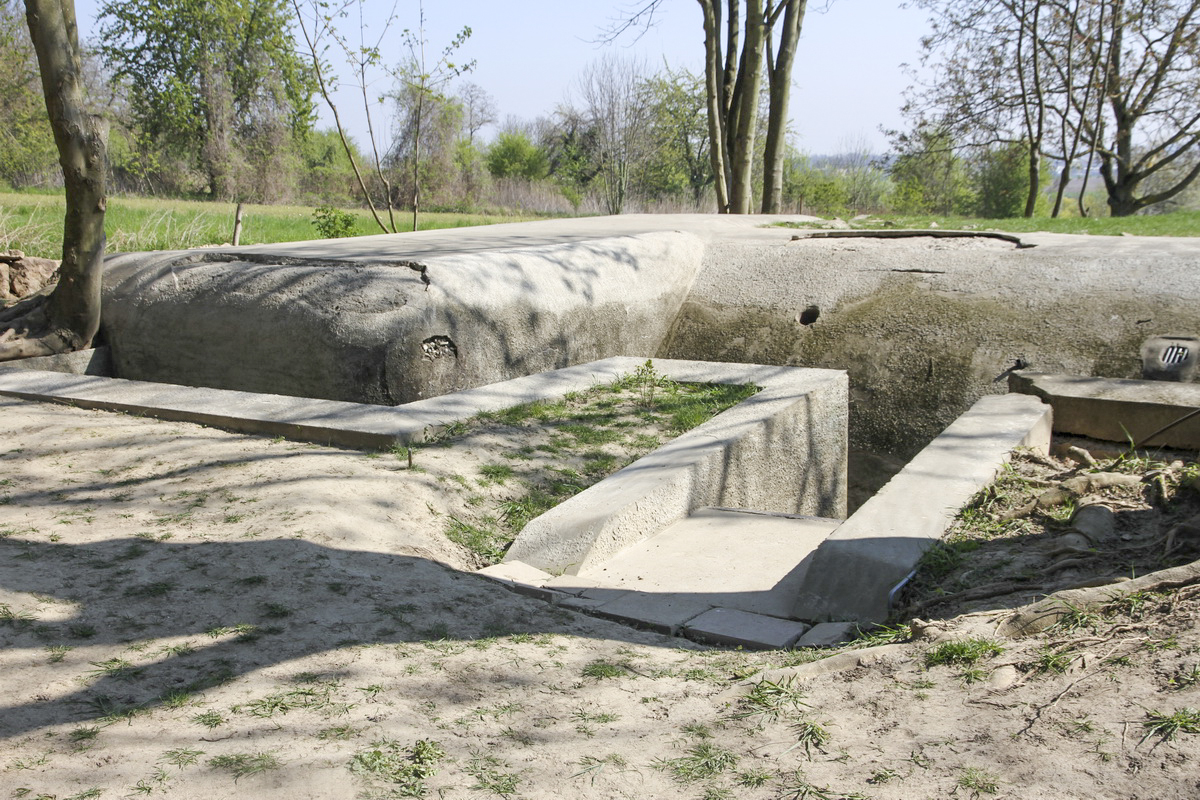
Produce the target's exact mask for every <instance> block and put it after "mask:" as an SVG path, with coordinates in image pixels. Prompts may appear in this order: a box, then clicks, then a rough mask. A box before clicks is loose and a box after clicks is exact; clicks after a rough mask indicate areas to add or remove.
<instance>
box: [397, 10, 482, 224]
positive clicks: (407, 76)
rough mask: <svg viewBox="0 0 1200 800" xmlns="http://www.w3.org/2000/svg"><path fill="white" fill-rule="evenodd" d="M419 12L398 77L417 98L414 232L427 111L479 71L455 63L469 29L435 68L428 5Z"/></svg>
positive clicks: (407, 36)
mask: <svg viewBox="0 0 1200 800" xmlns="http://www.w3.org/2000/svg"><path fill="white" fill-rule="evenodd" d="M417 10H418V19H419V24H418V26H417V29H416V30H415V31H413V30H407V31H405V32H404V39H405V43H406V44H407V45H408V52H409V58H408V61H407V62H406V63H405V64H404V65H402V67H401V68H400V70H398V71H397V73H396V77H397V79H398V80H399V81H400V84H401V86H402V87H403V89H405V90H406V91H407V92H409V93H411V94H412V95H413V96H414V98H415V104H414V107H413V118H412V148H413V158H412V170H413V171H412V220H413V226H412V229H413V230H414V231H415V230H416V229H417V215H418V214H419V212H420V207H421V137H422V135H423V134H424V132H425V131H424V129H423V128H422V125H425V124H426V119H425V110H426V107H427V106H429V105H431V104H433V103H436V102H439V101H441V100H443V99H444V98H443V95H442V89H443V87H445V85H446V84H447V83H449V82H450V81H451V80H453V79H454V78H456V77H458V76H459V75H462V74H463V73H465V72H470V71H471V70H472V69H474V68H475V62H474V61H469V62H467V63H465V64H455V63H454V62H453V61H452V60H451V59H452V58H453V56H454V53H455V51H457V50H458V49H459V48H460V47H462V46H463V45H464V44H465V43H466V41H467V39H469V38H470V37H471V29H470V28H469V27H464V28H463V29H462V30H461V31H459V32H458V34H457V35H456V36H455V37H454V39H452V40H451V42H450V44H448V45H446V46H445V47H444V48H442V52H441V55H439V56H438V58H437V59H436V60H434V61H433V63H432V64H431V63H430V62H429V60H428V59H427V57H426V53H425V48H426V46H427V45H428V44H429V42H428V41H427V40H426V39H425V5H424V3H418V4H417Z"/></svg>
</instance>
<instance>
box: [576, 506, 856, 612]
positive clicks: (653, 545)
mask: <svg viewBox="0 0 1200 800" xmlns="http://www.w3.org/2000/svg"><path fill="white" fill-rule="evenodd" d="M839 524H840V521H839V520H836V519H825V518H822V517H803V516H795V515H783V514H761V513H754V512H747V511H735V510H725V509H716V508H702V509H698V510H697V511H695V512H694V513H693V514H692V515H691V516H689V517H687V518H686V519H682V520H680V521H679V522H676V523H675V524H674V525H671V526H669V527H667V528H665V529H664V530H662V531H661V532H659V533H658V534H656V535H654V536H652V537H650V538H649V539H646V540H645V541H642V542H639V543H637V544H635V545H633V546H631V547H627V548H626V549H624V550H622V551H621V552H620V553H618V554H617V555H616V556H615V557H614V558H612V559H610V560H609V561H607V562H605V563H604V564H602V565H600V566H598V567H596V568H593V569H591V570H588V571H587V572H585V573H583V575H582V577H584V578H590V579H592V580H594V581H596V582H597V583H598V584H600V585H601V586H603V587H605V588H608V589H628V590H631V591H636V592H639V593H642V594H656V595H663V594H679V595H692V596H695V597H697V598H700V599H702V600H703V601H704V602H705V603H707V604H708V605H709V606H711V607H714V608H716V607H719V608H734V609H739V610H741V611H749V612H751V613H755V614H767V615H771V616H778V617H786V616H789V615H790V614H791V610H792V604H793V603H794V602H795V596H796V592H797V590H798V589H799V587H800V584H801V583H802V581H803V579H804V574H805V572H806V571H807V569H808V560H809V556H810V555H811V554H812V552H813V551H814V550H816V549H817V547H818V546H819V545H820V544H821V542H822V541H824V540H825V538H826V537H827V536H829V534H830V533H832V532H833V530H834V529H835V528H837V526H838V525H839ZM564 580H567V579H565V578H564Z"/></svg>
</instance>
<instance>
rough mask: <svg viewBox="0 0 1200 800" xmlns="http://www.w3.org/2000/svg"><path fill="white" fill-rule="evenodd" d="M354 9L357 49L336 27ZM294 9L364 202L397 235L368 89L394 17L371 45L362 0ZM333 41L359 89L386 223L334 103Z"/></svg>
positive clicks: (317, 1)
mask: <svg viewBox="0 0 1200 800" xmlns="http://www.w3.org/2000/svg"><path fill="white" fill-rule="evenodd" d="M351 7H356V8H357V10H358V13H359V26H358V30H359V45H358V46H357V47H353V46H351V45H350V44H349V43H348V42H347V40H346V39H345V38H344V37H342V36H341V35H340V34H339V33H338V31H337V29H336V27H335V25H334V20H335V19H338V18H341V17H345V16H347V15H348V13H349V10H350V8H351ZM292 8H293V9H295V11H296V20H297V21H298V22H299V24H300V33H301V34H302V35H303V37H304V43H305V45H306V47H307V49H308V54H309V57H310V58H311V59H312V66H313V75H314V77H316V79H317V89H318V91H320V93H321V97H322V98H323V99H324V100H325V105H327V106H329V110H330V111H331V112H332V113H333V122H334V125H335V126H336V127H337V132H338V138H339V139H340V140H341V142H342V148H343V150H345V153H346V158H348V159H349V160H350V166H351V168H352V169H353V170H354V177H355V180H356V181H357V182H358V188H359V190H360V191H361V192H362V196H363V200H364V202H366V204H367V207H368V208H370V209H371V216H372V217H374V218H375V223H376V224H377V225H378V226H379V228H380V229H381V230H382V231H383V232H384V233H395V232H396V218H395V214H394V213H393V208H392V187H391V184H390V183H389V182H388V179H387V177H386V176H385V175H384V173H383V165H382V160H381V159H380V157H379V148H378V146H377V143H376V138H375V126H374V123H373V121H372V115H371V109H372V103H371V99H370V96H369V94H368V88H367V86H368V79H367V72H368V70H369V69H370V68H371V67H373V66H375V65H377V64H378V63H379V61H380V45H381V44H382V43H383V40H384V38H385V37H386V36H387V32H388V30H389V28H390V27H391V25H392V22H393V19H394V17H392V16H389V17H388V19H387V22H386V23H385V24H384V25H383V26H382V27H381V30H380V31H379V35H378V37H377V38H376V39H375V41H374V42H373V43H372V44H368V43H367V41H366V25H365V24H364V23H363V21H362V2H361V0H346V2H343V3H342V4H340V5H338V6H337V7H336V8H332V9H331V8H330V6H329V5H328V4H327V3H325V2H324V1H323V0H307V2H306V3H303V4H302V3H301V0H292ZM330 40H332V41H333V42H335V43H336V44H337V45H338V47H339V49H340V50H341V51H342V54H343V55H344V56H345V58H346V60H347V61H348V62H349V63H350V65H351V67H352V68H353V69H354V76H355V80H356V81H357V88H358V89H359V91H360V92H361V94H362V100H363V110H364V112H365V113H366V120H367V130H368V136H369V138H370V140H371V141H370V145H371V150H372V152H373V153H374V156H375V177H376V179H377V180H378V181H379V186H380V187H381V188H382V192H381V193H380V194H381V198H382V202H383V203H385V204H386V208H387V217H388V218H387V222H386V223H385V222H384V220H383V217H382V216H380V211H379V209H378V208H377V207H376V205H375V200H374V197H373V193H372V191H371V188H372V187H371V186H369V185H368V177H367V176H366V175H364V173H363V169H362V168H361V167H360V166H359V163H358V159H357V158H355V155H354V148H353V147H352V146H351V144H350V138H349V136H348V135H347V134H346V127H345V126H344V125H343V124H342V117H341V114H340V113H339V111H338V107H337V103H336V102H335V100H334V94H335V92H336V88H337V87H336V86H334V85H332V84H331V82H330V79H329V73H330V70H331V67H330V66H329V65H328V64H327V63H326V62H325V53H326V52H327V51H328V49H329V47H330V44H329V43H328V42H329V41H330Z"/></svg>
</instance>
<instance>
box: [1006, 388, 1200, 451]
mask: <svg viewBox="0 0 1200 800" xmlns="http://www.w3.org/2000/svg"><path fill="white" fill-rule="evenodd" d="M1008 384H1009V387H1010V388H1011V389H1012V390H1013V391H1014V392H1022V393H1024V394H1029V395H1033V396H1035V397H1040V398H1041V399H1042V400H1044V401H1046V402H1047V403H1049V404H1050V407H1051V408H1053V409H1054V430H1055V432H1057V433H1071V434H1075V435H1077V436H1087V437H1090V438H1092V439H1103V440H1105V441H1109V442H1122V443H1124V444H1126V445H1128V444H1129V442H1130V440H1132V441H1133V442H1134V443H1135V444H1137V445H1138V446H1139V447H1141V446H1155V447H1177V448H1181V449H1185V450H1194V449H1200V415H1197V416H1194V417H1192V418H1191V419H1187V420H1183V417H1184V416H1185V415H1187V414H1188V413H1190V412H1192V411H1195V410H1196V409H1198V408H1200V384H1195V383H1173V382H1167V381H1143V380H1124V379H1119V378H1086V377H1081V376H1077V375H1048V374H1045V373H1040V372H1018V373H1013V374H1012V375H1010V376H1009V379H1008ZM1180 420H1183V421H1182V422H1179V424H1178V425H1174V426H1171V427H1170V428H1169V429H1168V430H1165V431H1162V429H1163V428H1166V427H1167V426H1169V425H1171V423H1173V422H1178V421H1180ZM1158 431H1162V433H1160V434H1159V435H1157V436H1155V435H1153V434H1155V433H1157V432H1158Z"/></svg>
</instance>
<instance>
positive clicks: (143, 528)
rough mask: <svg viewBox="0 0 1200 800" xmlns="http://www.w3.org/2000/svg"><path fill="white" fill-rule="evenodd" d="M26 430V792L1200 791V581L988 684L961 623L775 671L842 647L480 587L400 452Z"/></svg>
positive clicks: (12, 734)
mask: <svg viewBox="0 0 1200 800" xmlns="http://www.w3.org/2000/svg"><path fill="white" fill-rule="evenodd" d="M0 435H2V437H3V438H2V440H0V454H2V457H0V737H2V738H0V798H4V797H29V798H38V797H41V798H51V797H52V798H57V799H58V800H65V798H83V797H108V798H116V797H140V796H158V795H161V796H166V797H171V798H204V800H217V799H218V798H234V797H237V798H247V797H252V798H260V797H262V798H331V799H332V798H355V797H394V796H421V794H422V793H424V794H426V795H427V796H430V797H447V798H455V797H486V796H504V797H527V798H575V797H578V798H660V797H661V798H665V797H670V798H675V797H696V798H777V797H787V798H793V797H794V798H850V797H872V798H926V797H928V798H943V797H993V796H994V797H1009V798H1043V797H1044V798H1194V797H1197V796H1200V760H1198V758H1200V734H1196V733H1189V732H1187V731H1186V726H1185V727H1184V728H1182V729H1180V730H1179V731H1178V732H1177V734H1176V735H1175V736H1174V737H1173V738H1170V739H1168V738H1165V737H1164V736H1161V735H1154V734H1153V733H1152V732H1151V734H1150V735H1149V736H1148V735H1147V733H1148V731H1149V729H1148V728H1147V727H1146V725H1145V723H1146V722H1147V721H1148V720H1149V719H1151V717H1150V716H1149V715H1150V713H1151V712H1157V713H1159V714H1162V715H1164V716H1169V715H1173V714H1176V712H1180V711H1182V710H1186V709H1188V708H1196V707H1200V631H1198V630H1197V626H1196V620H1197V618H1198V617H1200V598H1198V597H1197V594H1196V592H1195V591H1193V590H1194V589H1195V587H1185V588H1184V589H1180V590H1178V591H1175V592H1171V593H1168V594H1164V595H1156V596H1154V597H1153V598H1150V599H1149V600H1148V601H1147V603H1145V604H1144V605H1143V607H1142V608H1140V609H1139V613H1141V614H1142V616H1141V617H1140V618H1139V619H1138V620H1132V619H1130V620H1125V619H1123V618H1122V619H1113V620H1109V619H1108V618H1103V619H1098V620H1096V621H1094V623H1093V625H1092V627H1091V628H1089V629H1087V630H1076V631H1072V632H1070V633H1069V634H1064V633H1063V632H1059V633H1058V634H1042V635H1038V636H1033V637H1029V638H1027V639H1022V640H1017V641H1004V642H1002V643H1001V646H1002V647H1003V652H1002V653H1000V654H999V655H995V656H992V657H990V658H988V659H986V660H985V661H983V662H981V663H980V666H981V667H982V668H983V669H982V673H983V674H982V675H979V676H976V677H978V678H979V680H975V679H974V678H968V677H964V674H965V670H964V668H963V667H962V666H961V665H957V666H956V665H942V666H926V664H927V659H928V654H929V653H930V652H931V651H932V649H933V648H934V647H935V643H934V639H936V638H937V637H939V636H940V637H950V638H951V639H953V637H954V635H955V630H956V626H962V627H963V628H964V629H965V628H966V627H969V624H970V623H971V622H972V619H971V618H952V619H946V620H944V621H942V622H941V623H940V629H938V630H937V631H936V632H935V633H930V632H929V631H926V633H925V637H926V638H924V639H919V640H917V641H909V642H907V643H900V644H890V645H885V646H883V647H877V648H873V649H869V650H861V651H857V650H856V651H848V654H843V655H836V656H834V658H832V659H829V660H827V661H820V662H816V663H817V664H820V665H828V669H827V670H824V671H823V672H822V670H813V669H812V665H807V666H800V667H797V668H796V669H798V670H800V671H804V670H806V669H808V670H810V671H811V672H813V674H811V675H810V674H807V673H806V674H805V676H804V677H789V675H790V674H791V673H789V672H788V670H787V669H785V670H784V671H783V672H775V673H769V674H770V675H771V676H772V677H773V680H774V681H775V682H771V683H759V682H758V679H753V678H752V679H751V680H750V682H749V683H747V682H745V679H747V678H751V676H755V675H757V674H759V673H760V672H761V671H762V670H764V669H771V668H778V667H790V666H791V665H796V664H802V663H803V662H806V661H810V660H811V659H812V658H813V654H810V653H804V652H800V653H787V652H773V653H745V652H739V651H732V650H719V649H706V648H701V647H699V646H696V645H693V644H690V643H688V642H686V641H684V640H681V639H670V638H666V637H663V636H659V635H656V634H651V633H645V632H639V631H636V630H633V629H630V628H627V627H623V626H620V625H616V624H613V623H608V622H605V621H603V620H598V619H593V618H590V617H587V616H582V615H578V614H575V613H573V612H569V611H566V610H564V609H560V608H556V607H552V606H549V605H547V604H544V603H542V602H539V601H536V600H533V599H529V598H525V597H522V596H520V595H516V594H513V593H510V592H508V591H507V590H505V589H503V588H502V587H499V586H497V585H496V584H493V583H491V582H489V581H487V580H485V579H482V578H479V577H476V576H474V575H471V574H469V573H467V572H464V571H461V569H459V568H461V567H463V566H465V565H467V564H468V563H469V562H468V559H467V557H466V555H465V554H464V553H463V552H462V551H461V550H459V549H458V548H457V546H456V545H453V544H451V543H450V542H448V541H447V540H446V539H445V537H444V535H443V533H442V530H443V524H442V521H441V519H440V517H439V516H438V515H440V514H444V513H445V510H446V509H447V508H449V507H450V505H451V503H452V497H453V495H454V493H453V492H452V491H451V490H450V489H449V488H448V487H447V485H446V484H445V483H444V482H443V483H439V482H438V481H437V480H436V479H435V478H434V477H433V475H432V473H430V474H427V475H424V476H422V475H419V474H418V475H413V474H404V473H405V472H406V471H405V470H403V469H402V465H401V463H400V462H399V461H398V460H396V459H394V458H391V457H390V456H384V457H375V458H372V457H368V456H367V455H365V454H363V453H359V452H353V451H343V450H331V449H326V448H317V447H311V446H307V445H297V444H294V443H289V442H282V441H273V440H268V439H262V438H254V437H247V436H240V435H235V434H228V433H222V432H219V431H214V430H210V429H206V428H202V427H198V426H192V425H186V424H182V423H168V422H159V421H154V420H147V419H138V418H132V417H126V416H120V415H112V414H105V413H103V412H89V411H81V410H77V409H71V408H65V407H59V406H51V405H41V404H35V403H26V402H22V401H15V400H0ZM438 457H439V458H446V459H462V461H461V463H459V462H453V463H449V464H448V465H447V469H449V470H452V471H460V472H462V473H463V474H466V475H470V474H473V473H472V472H470V470H471V468H472V464H475V465H477V464H479V463H483V462H484V461H487V460H489V459H491V458H493V454H488V453H485V452H478V451H472V452H458V453H455V452H453V448H451V449H448V450H445V451H441V452H439V453H438ZM456 567H459V568H456ZM976 621H977V620H976ZM973 630H974V628H973ZM1056 636H1057V639H1056V638H1055V637H1056ZM1064 637H1067V638H1070V639H1071V640H1079V641H1077V642H1076V643H1075V644H1074V646H1073V648H1072V649H1071V650H1070V654H1071V657H1070V658H1069V659H1068V660H1067V664H1066V665H1065V666H1064V667H1063V669H1062V671H1057V670H1043V669H1039V668H1038V664H1040V663H1043V662H1042V660H1041V654H1042V653H1043V652H1044V651H1045V649H1046V648H1047V647H1051V646H1053V644H1054V642H1055V641H1058V640H1063V639H1064ZM794 671H795V670H793V672H794ZM1193 678H1194V679H1193ZM748 693H749V694H748ZM1197 713H1198V714H1200V712H1197ZM1175 718H1176V719H1181V720H1185V721H1186V720H1187V719H1190V717H1188V716H1187V715H1186V713H1185V714H1183V715H1177V716H1176V717H1175ZM414 754H415V760H414Z"/></svg>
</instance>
